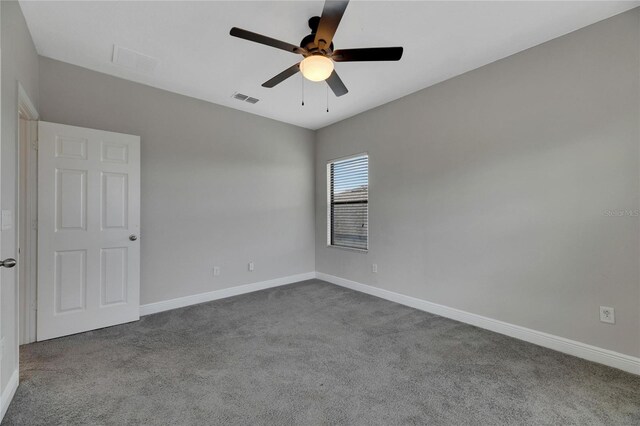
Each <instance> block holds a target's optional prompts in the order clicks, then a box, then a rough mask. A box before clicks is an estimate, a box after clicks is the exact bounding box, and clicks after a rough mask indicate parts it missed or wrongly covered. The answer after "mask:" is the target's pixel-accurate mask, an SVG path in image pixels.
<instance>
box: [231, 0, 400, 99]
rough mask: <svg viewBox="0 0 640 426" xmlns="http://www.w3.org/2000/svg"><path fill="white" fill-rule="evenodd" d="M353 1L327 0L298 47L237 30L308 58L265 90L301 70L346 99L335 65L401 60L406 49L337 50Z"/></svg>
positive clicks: (238, 33)
mask: <svg viewBox="0 0 640 426" xmlns="http://www.w3.org/2000/svg"><path fill="white" fill-rule="evenodd" d="M348 4H349V1H348V0H347V1H333V0H327V1H325V3H324V9H323V10H322V17H319V16H314V17H312V18H311V19H309V28H311V34H309V35H308V36H306V37H305V38H303V39H302V41H301V42H300V46H296V45H293V44H290V43H287V42H284V41H280V40H276V39H274V38H271V37H267V36H264V35H261V34H257V33H254V32H251V31H247V30H243V29H241V28H237V27H233V28H231V31H230V32H229V34H230V35H232V36H234V37H238V38H243V39H245V40H249V41H253V42H256V43H260V44H265V45H267V46H271V47H275V48H276V49H282V50H286V51H288V52H291V53H296V54H300V55H302V56H304V59H303V60H302V61H300V62H298V63H297V64H295V65H292V66H291V67H289V68H287V69H286V70H284V71H282V72H281V73H280V74H278V75H276V76H275V77H273V78H271V79H270V80H267V81H265V82H264V83H262V86H263V87H274V86H276V85H277V84H279V83H282V82H283V81H284V80H286V79H287V78H289V77H291V76H292V75H294V74H296V73H297V72H298V71H300V72H302V75H303V76H304V77H305V78H307V79H308V80H311V81H323V80H325V81H326V82H327V84H328V85H329V87H330V88H331V90H332V91H333V93H334V94H335V95H336V96H342V95H344V94H346V93H347V92H348V91H349V90H347V87H346V86H345V85H344V83H343V82H342V80H341V79H340V77H338V74H337V73H336V71H335V69H334V65H333V63H334V62H354V61H398V60H400V58H401V57H402V47H368V48H362V49H338V50H334V48H333V36H334V34H335V33H336V30H337V29H338V24H340V20H341V19H342V15H344V11H345V10H346V8H347V5H348Z"/></svg>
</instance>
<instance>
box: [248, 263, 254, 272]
mask: <svg viewBox="0 0 640 426" xmlns="http://www.w3.org/2000/svg"><path fill="white" fill-rule="evenodd" d="M254 269H255V267H254V266H253V262H249V271H250V272H253V270H254Z"/></svg>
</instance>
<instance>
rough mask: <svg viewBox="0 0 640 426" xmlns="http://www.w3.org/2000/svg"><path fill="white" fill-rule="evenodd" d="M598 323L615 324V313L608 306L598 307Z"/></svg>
mask: <svg viewBox="0 0 640 426" xmlns="http://www.w3.org/2000/svg"><path fill="white" fill-rule="evenodd" d="M600 321H602V322H606V323H609V324H615V323H616V311H615V310H614V309H613V308H610V307H609V306H600Z"/></svg>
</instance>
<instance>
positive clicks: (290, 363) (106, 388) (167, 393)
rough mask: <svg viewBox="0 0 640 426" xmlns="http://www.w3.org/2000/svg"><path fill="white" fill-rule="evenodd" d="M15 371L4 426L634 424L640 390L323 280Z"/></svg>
mask: <svg viewBox="0 0 640 426" xmlns="http://www.w3.org/2000/svg"><path fill="white" fill-rule="evenodd" d="M21 363H22V364H21V368H22V369H21V377H20V380H21V383H20V386H19V388H18V391H17V393H16V396H15V399H14V400H13V402H12V403H11V405H10V407H9V410H8V412H7V414H6V416H5V419H4V421H3V424H7V425H9V424H11V425H62V424H65V425H68V424H82V425H87V424H91V425H94V424H100V425H102V424H105V425H125V424H128V425H138V424H144V425H154V424H162V425H168V424H176V425H177V424H189V425H205V424H221V425H236V424H238V425H258V424H270V425H292V424H299V425H321V424H358V425H373V424H380V425H396V424H430V425H439V424H443V425H501V424H509V425H512V424H532V425H551V424H561V425H590V424H608V425H612V424H615V425H638V424H640V377H637V376H633V375H631V374H627V373H623V372H621V371H618V370H614V369H611V368H608V367H604V366H601V365H597V364H594V363H590V362H587V361H583V360H580V359H578V358H574V357H571V356H567V355H563V354H560V353H558V352H554V351H551V350H547V349H544V348H541V347H538V346H534V345H531V344H528V343H524V342H521V341H518V340H515V339H511V338H509V337H505V336H502V335H499V334H495V333H492V332H489V331H484V330H481V329H478V328H475V327H472V326H468V325H465V324H461V323H458V322H455V321H451V320H448V319H445V318H442V317H438V316H435V315H431V314H428V313H425V312H421V311H418V310H415V309H412V308H408V307H405V306H401V305H397V304H395V303H391V302H388V301H385V300H381V299H377V298H375V297H371V296H368V295H365V294H361V293H357V292H353V291H350V290H347V289H343V288H340V287H336V286H334V285H331V284H327V283H324V282H321V281H317V280H313V281H307V282H304V283H298V284H292V285H288V286H284V287H278V288H274V289H269V290H264V291H260V292H256V293H251V294H247V295H242V296H237V297H233V298H229V299H224V300H219V301H215V302H210V303H205V304H202V305H197V306H192V307H188V308H183V309H178V310H174V311H170V312H164V313H160V314H156V315H150V316H146V317H143V318H142V319H141V320H140V321H138V322H136V323H130V324H126V325H121V326H117V327H111V328H106V329H102V330H97V331H93V332H89V333H83V334H78V335H75V336H70V337H64V338H60V339H56V340H52V341H48V342H44V343H36V344H31V345H27V346H24V347H22V350H21Z"/></svg>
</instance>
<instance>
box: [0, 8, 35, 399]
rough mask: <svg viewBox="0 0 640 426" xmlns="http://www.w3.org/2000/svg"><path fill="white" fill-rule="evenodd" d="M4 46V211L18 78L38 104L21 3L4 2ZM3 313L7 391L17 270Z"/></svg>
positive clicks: (7, 273)
mask: <svg viewBox="0 0 640 426" xmlns="http://www.w3.org/2000/svg"><path fill="white" fill-rule="evenodd" d="M0 16H1V17H0V48H1V52H2V69H1V70H0V74H1V76H2V77H1V78H2V82H1V84H2V86H1V87H0V91H1V92H2V105H1V108H2V113H1V118H0V127H1V128H2V130H1V133H0V138H1V139H0V140H1V143H2V158H1V179H0V180H1V185H2V189H1V192H2V200H1V205H2V209H3V210H11V211H12V212H13V213H14V214H15V211H16V179H17V176H16V166H17V159H16V153H17V146H18V81H19V82H20V83H21V84H22V86H23V87H24V89H25V92H27V95H28V96H29V98H30V99H31V101H32V102H33V104H34V105H35V106H36V108H37V107H38V56H37V54H36V49H35V47H34V45H33V41H32V40H31V35H30V34H29V30H28V29H27V25H26V23H25V20H24V17H23V16H22V11H21V10H20V6H19V5H18V3H17V2H14V1H2V2H0ZM0 238H1V250H0V257H2V259H4V258H7V257H16V258H17V253H16V233H15V228H14V229H10V230H6V231H2V234H1V235H0ZM0 274H1V277H0V279H1V281H2V285H1V290H0V301H1V306H0V310H1V315H2V318H0V322H1V323H2V330H1V333H2V338H3V339H4V350H3V353H2V371H0V382H1V383H0V388H1V389H2V390H3V391H4V389H5V386H6V385H7V382H8V380H9V379H10V377H11V374H13V372H14V371H15V370H16V368H17V367H18V360H17V358H16V354H17V346H18V335H17V333H16V332H17V324H16V319H17V312H16V308H17V306H16V301H17V295H18V289H17V283H16V279H15V278H16V276H15V269H6V268H2V270H1V272H0Z"/></svg>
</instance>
